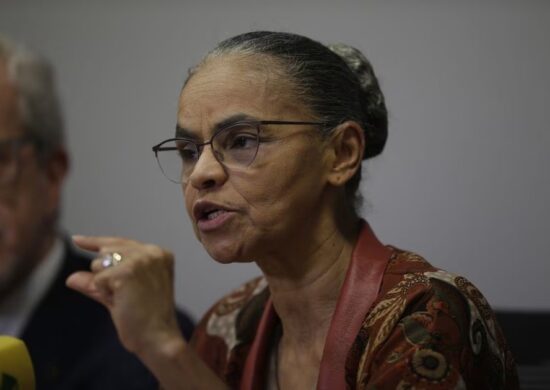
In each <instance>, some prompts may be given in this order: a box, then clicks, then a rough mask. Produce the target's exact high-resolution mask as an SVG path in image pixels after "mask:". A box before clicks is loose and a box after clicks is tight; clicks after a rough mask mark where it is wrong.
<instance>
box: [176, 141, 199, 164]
mask: <svg viewBox="0 0 550 390" xmlns="http://www.w3.org/2000/svg"><path fill="white" fill-rule="evenodd" d="M178 154H179V156H180V158H181V159H182V160H183V161H196V160H197V159H198V151H197V148H195V147H193V146H191V145H186V146H178Z"/></svg>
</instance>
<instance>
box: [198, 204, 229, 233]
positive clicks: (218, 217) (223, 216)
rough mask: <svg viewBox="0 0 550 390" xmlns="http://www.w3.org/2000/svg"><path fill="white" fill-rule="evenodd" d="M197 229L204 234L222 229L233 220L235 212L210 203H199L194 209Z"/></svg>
mask: <svg viewBox="0 0 550 390" xmlns="http://www.w3.org/2000/svg"><path fill="white" fill-rule="evenodd" d="M193 215H194V216H195V221H196V222H197V227H198V228H199V230H200V231H201V232H203V233H207V232H211V231H214V230H217V229H220V228H221V227H222V226H223V225H224V224H225V223H226V221H227V220H228V219H229V218H231V216H232V215H233V212H232V211H231V210H228V209H226V208H224V207H222V206H219V205H217V204H214V203H210V202H203V201H200V202H197V203H196V204H195V206H194V207H193Z"/></svg>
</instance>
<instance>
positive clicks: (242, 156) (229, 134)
mask: <svg viewBox="0 0 550 390" xmlns="http://www.w3.org/2000/svg"><path fill="white" fill-rule="evenodd" d="M208 144H210V145H211V147H212V152H213V154H214V156H215V158H216V159H217V160H218V161H219V162H220V163H221V164H223V165H224V166H225V167H227V168H238V167H247V166H249V165H250V164H252V162H253V161H254V159H255V158H256V154H257V152H258V147H259V134H258V126H257V125H255V124H250V123H237V124H235V125H232V126H230V127H226V128H224V129H222V130H220V131H219V132H217V133H216V134H214V136H213V137H212V139H211V140H210V141H209V142H206V143H196V142H193V141H191V140H182V139H179V140H170V141H167V142H165V143H163V144H162V145H160V147H159V148H158V150H157V153H156V155H157V160H158V163H159V165H160V168H161V169H162V172H163V173H164V175H165V176H166V177H167V178H168V179H169V180H171V181H173V182H175V183H182V182H183V183H185V182H186V181H187V180H188V179H189V176H190V175H191V173H192V172H193V169H194V168H195V165H196V164H197V161H198V160H199V158H200V156H201V154H202V152H203V150H204V148H205V146H206V145H208Z"/></svg>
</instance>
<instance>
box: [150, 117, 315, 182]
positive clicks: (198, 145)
mask: <svg viewBox="0 0 550 390" xmlns="http://www.w3.org/2000/svg"><path fill="white" fill-rule="evenodd" d="M240 124H246V125H250V126H254V127H256V129H257V130H258V135H259V133H260V129H259V127H260V126H261V125H311V126H325V125H326V124H325V123H324V122H309V121H282V120H260V121H246V120H243V121H237V122H235V123H231V124H230V125H227V126H224V127H222V128H221V129H219V130H218V131H216V132H215V133H214V134H212V137H210V140H209V141H206V142H201V143H198V142H196V141H195V140H193V139H191V138H189V137H173V138H169V139H166V140H164V141H162V142H160V143H158V144H156V145H155V146H153V147H152V150H153V152H154V153H155V158H156V160H157V163H158V165H159V168H160V170H161V171H162V173H163V174H164V176H166V178H167V179H168V180H170V181H171V182H174V183H177V184H180V183H181V181H175V180H173V179H171V178H170V177H169V176H168V175H167V174H166V172H165V171H164V169H163V168H162V164H161V163H160V160H159V158H158V153H159V152H163V151H174V150H177V149H178V148H176V147H165V148H163V147H162V145H164V144H166V143H168V142H174V141H187V142H191V143H193V144H194V145H195V146H196V148H197V151H199V156H198V158H200V153H202V150H203V149H204V147H205V146H206V145H210V146H212V142H213V141H214V138H216V136H217V135H218V134H219V133H221V132H222V131H224V130H226V129H228V128H231V127H233V126H238V125H240ZM213 151H214V153H213V154H214V157H215V158H216V160H217V161H218V162H219V163H220V164H221V165H223V166H224V167H225V164H224V162H223V161H222V160H221V159H220V157H219V156H218V155H217V153H216V151H215V150H213ZM257 153H258V149H256V153H255V154H254V157H253V158H252V159H251V161H250V163H249V165H250V164H252V163H253V162H254V160H255V159H256V155H257Z"/></svg>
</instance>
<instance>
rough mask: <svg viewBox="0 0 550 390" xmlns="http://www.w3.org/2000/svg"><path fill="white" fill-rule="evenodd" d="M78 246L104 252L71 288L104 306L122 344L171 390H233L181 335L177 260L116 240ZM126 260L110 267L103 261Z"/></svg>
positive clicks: (80, 240)
mask: <svg viewBox="0 0 550 390" xmlns="http://www.w3.org/2000/svg"><path fill="white" fill-rule="evenodd" d="M73 240H74V242H75V244H76V245H77V246H79V247H80V248H82V249H86V250H89V251H94V252H99V253H100V255H99V257H98V258H97V259H95V260H94V261H92V264H91V271H89V272H88V271H81V272H75V273H74V274H72V275H71V276H69V278H68V279H67V286H69V287H71V288H73V289H75V290H77V291H79V292H81V293H83V294H84V295H87V296H88V297H90V298H92V299H95V300H96V301H98V302H100V303H102V304H103V305H104V306H105V307H107V309H109V311H110V313H111V317H112V318H113V322H114V323H115V327H116V329H117V332H118V336H119V338H120V341H121V342H122V344H123V345H124V347H126V349H128V350H129V351H131V352H134V353H135V354H136V355H137V356H138V357H139V358H140V359H141V361H142V362H143V363H144V364H145V365H146V366H147V367H148V368H149V369H150V370H151V372H152V373H153V374H154V375H155V376H156V377H157V379H158V380H159V382H160V384H161V386H162V388H164V389H167V390H172V389H174V390H180V389H181V390H187V389H204V390H215V389H227V386H226V385H225V384H224V383H223V382H222V381H221V380H220V379H219V378H218V377H217V376H216V375H215V374H214V373H213V372H212V371H211V370H210V369H209V368H208V367H207V366H206V365H205V364H204V362H203V361H202V360H201V359H200V358H199V356H197V354H196V353H195V352H194V351H193V349H192V348H189V347H188V344H187V342H186V341H185V339H184V338H183V336H182V335H181V333H180V330H179V326H178V323H177V319H176V314H175V303H174V287H173V286H174V285H173V279H174V258H173V256H172V254H171V253H169V252H167V251H165V250H163V249H161V248H159V247H158V246H156V245H150V244H144V243H141V242H138V241H133V240H128V239H124V238H114V237H82V236H75V237H73ZM109 253H111V254H112V253H118V254H120V255H121V256H122V261H120V262H117V264H116V265H113V266H111V267H107V268H105V267H104V265H103V264H102V260H101V257H102V256H103V255H106V254H109Z"/></svg>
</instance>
